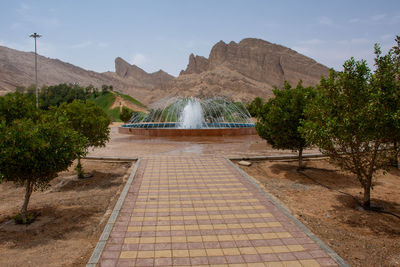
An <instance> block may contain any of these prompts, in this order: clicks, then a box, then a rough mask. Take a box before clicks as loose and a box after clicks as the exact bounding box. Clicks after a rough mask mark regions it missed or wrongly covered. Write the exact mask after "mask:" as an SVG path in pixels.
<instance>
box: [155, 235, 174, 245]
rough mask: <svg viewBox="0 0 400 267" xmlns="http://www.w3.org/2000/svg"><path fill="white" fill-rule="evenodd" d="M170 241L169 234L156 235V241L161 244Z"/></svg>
mask: <svg viewBox="0 0 400 267" xmlns="http://www.w3.org/2000/svg"><path fill="white" fill-rule="evenodd" d="M170 242H171V237H170V236H157V237H156V243H157V244H161V243H170Z"/></svg>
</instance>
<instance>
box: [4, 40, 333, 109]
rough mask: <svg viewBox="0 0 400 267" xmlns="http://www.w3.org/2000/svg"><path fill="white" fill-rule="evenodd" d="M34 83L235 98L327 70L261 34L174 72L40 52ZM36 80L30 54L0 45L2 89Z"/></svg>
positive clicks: (146, 98)
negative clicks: (95, 64) (91, 66)
mask: <svg viewBox="0 0 400 267" xmlns="http://www.w3.org/2000/svg"><path fill="white" fill-rule="evenodd" d="M38 73H39V75H38V80H39V81H38V83H39V86H42V85H44V84H46V85H52V84H58V83H79V84H80V85H82V86H87V85H89V84H92V85H94V86H96V87H101V85H103V84H107V85H113V86H114V88H115V89H116V90H118V91H121V92H122V93H125V94H130V95H132V96H134V97H135V98H138V99H140V100H141V101H142V102H143V103H144V104H146V105H148V104H150V103H153V102H158V101H162V100H163V99H166V98H170V97H175V96H194V97H210V96H215V95H219V96H224V97H228V98H231V99H233V100H235V101H245V102H248V101H251V100H252V99H253V98H254V97H257V96H259V97H263V98H269V97H272V95H273V94H272V89H273V87H274V86H277V87H281V86H282V85H283V82H284V81H285V80H286V81H288V82H290V83H291V84H293V85H295V84H297V83H298V81H299V80H302V81H303V85H305V86H308V85H316V84H317V83H318V82H319V81H320V78H321V76H322V75H327V74H328V73H329V69H328V68H327V67H326V66H324V65H322V64H320V63H318V62H316V61H315V60H313V59H311V58H309V57H306V56H304V55H302V54H300V53H297V52H296V51H294V50H292V49H290V48H287V47H284V46H281V45H278V44H273V43H270V42H267V41H264V40H261V39H256V38H246V39H243V40H241V41H240V42H238V43H236V42H234V41H231V42H229V43H225V42H224V41H219V42H217V43H216V44H215V45H214V46H213V47H212V48H211V50H210V53H209V56H208V58H207V57H203V56H198V55H194V54H193V53H192V54H190V55H189V58H188V64H187V67H186V69H185V70H182V71H181V72H180V74H179V76H178V77H174V76H172V75H170V74H168V73H166V72H165V71H163V70H159V71H156V72H153V73H147V72H146V71H144V70H143V69H141V68H140V67H138V66H136V65H132V64H129V63H128V62H127V61H125V60H124V59H122V58H121V57H117V58H116V59H115V72H113V71H107V72H103V73H98V72H95V71H90V70H85V69H83V68H81V67H78V66H75V65H73V64H70V63H68V62H63V61H61V60H59V59H51V58H47V57H44V56H40V55H38ZM33 83H34V53H33V52H22V51H18V50H15V49H11V48H7V47H3V46H0V94H4V93H6V92H10V91H14V90H15V87H16V86H28V85H31V84H33Z"/></svg>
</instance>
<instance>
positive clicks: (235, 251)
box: [222, 248, 240, 256]
mask: <svg viewBox="0 0 400 267" xmlns="http://www.w3.org/2000/svg"><path fill="white" fill-rule="evenodd" d="M222 251H223V252H224V255H225V256H227V255H240V251H239V249H237V248H223V249H222Z"/></svg>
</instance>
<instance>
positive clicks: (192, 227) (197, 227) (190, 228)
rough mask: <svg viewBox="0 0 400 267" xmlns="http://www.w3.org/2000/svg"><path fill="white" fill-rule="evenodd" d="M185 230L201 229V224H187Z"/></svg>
mask: <svg viewBox="0 0 400 267" xmlns="http://www.w3.org/2000/svg"><path fill="white" fill-rule="evenodd" d="M185 230H186V231H190V230H199V226H198V225H197V224H191V225H185Z"/></svg>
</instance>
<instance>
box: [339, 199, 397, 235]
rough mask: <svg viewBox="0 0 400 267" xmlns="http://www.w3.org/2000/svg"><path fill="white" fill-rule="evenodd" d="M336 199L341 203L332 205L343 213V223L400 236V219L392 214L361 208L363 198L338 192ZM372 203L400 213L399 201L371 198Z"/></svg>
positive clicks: (341, 217) (385, 209)
mask: <svg viewBox="0 0 400 267" xmlns="http://www.w3.org/2000/svg"><path fill="white" fill-rule="evenodd" d="M336 199H337V200H338V201H339V202H340V205H334V206H332V207H333V208H334V209H335V210H337V211H338V213H339V214H341V216H339V217H340V220H341V221H342V223H343V224H346V225H348V226H350V227H355V228H367V229H369V230H370V231H372V232H374V233H378V234H382V233H384V234H386V235H388V236H391V237H393V236H400V219H399V218H397V217H394V216H393V215H390V214H385V213H381V212H377V211H372V210H364V209H362V208H360V203H361V199H359V198H357V197H352V196H349V195H343V194H338V195H337V196H336ZM371 205H372V206H375V207H380V208H383V210H384V211H388V212H392V213H394V214H396V215H400V207H399V205H398V203H396V202H393V201H385V200H382V199H375V198H372V199H371Z"/></svg>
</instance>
